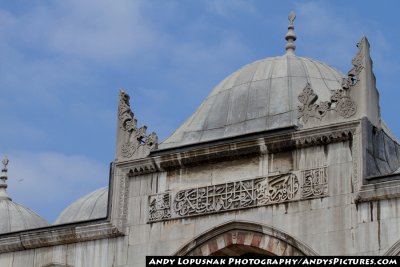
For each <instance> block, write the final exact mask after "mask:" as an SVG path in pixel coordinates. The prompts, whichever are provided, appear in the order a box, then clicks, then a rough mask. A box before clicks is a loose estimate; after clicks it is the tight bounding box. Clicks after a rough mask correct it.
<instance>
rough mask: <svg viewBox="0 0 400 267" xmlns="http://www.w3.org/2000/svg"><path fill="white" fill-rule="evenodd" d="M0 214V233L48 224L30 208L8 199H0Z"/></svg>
mask: <svg viewBox="0 0 400 267" xmlns="http://www.w3.org/2000/svg"><path fill="white" fill-rule="evenodd" d="M0 214H1V216H0V234H4V233H9V232H16V231H22V230H27V229H35V228H40V227H45V226H48V225H49V224H48V223H47V222H46V221H45V220H44V219H42V218H41V217H40V216H39V215H37V214H36V213H35V212H33V211H32V210H30V209H28V208H25V207H23V206H21V205H19V204H17V203H15V202H13V201H11V200H9V199H0Z"/></svg>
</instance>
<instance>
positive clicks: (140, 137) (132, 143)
mask: <svg viewBox="0 0 400 267" xmlns="http://www.w3.org/2000/svg"><path fill="white" fill-rule="evenodd" d="M129 100H130V97H129V95H128V94H126V93H125V92H124V91H122V90H121V91H120V95H119V105H118V120H119V122H120V124H119V125H120V130H121V131H122V132H123V133H124V134H125V136H126V140H125V142H123V143H122V145H121V147H120V151H121V156H122V157H123V158H130V157H132V156H133V155H134V154H135V152H136V151H137V150H138V149H139V147H141V146H142V147H146V148H147V149H149V150H152V149H155V148H157V144H158V137H157V134H156V133H155V132H152V133H151V134H149V135H147V133H146V131H147V126H145V125H144V126H142V127H140V128H138V127H137V119H136V118H135V116H134V114H133V112H132V110H131V107H130V103H129Z"/></svg>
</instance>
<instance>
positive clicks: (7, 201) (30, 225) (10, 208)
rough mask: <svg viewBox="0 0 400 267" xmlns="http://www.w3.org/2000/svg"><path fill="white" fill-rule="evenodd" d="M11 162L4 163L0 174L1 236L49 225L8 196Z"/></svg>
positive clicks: (4, 161) (5, 161) (6, 160)
mask: <svg viewBox="0 0 400 267" xmlns="http://www.w3.org/2000/svg"><path fill="white" fill-rule="evenodd" d="M8 162H9V160H8V159H7V157H5V158H4V159H3V161H2V163H3V168H2V170H1V174H0V234H4V233H10V232H16V231H22V230H27V229H35V228H40V227H45V226H48V225H49V224H48V223H47V222H46V221H45V220H44V219H42V218H41V217H40V216H39V215H37V214H36V213H35V212H33V211H31V210H30V209H28V208H25V207H24V206H22V205H20V204H17V203H15V202H13V201H12V200H11V198H10V197H9V196H8V194H7V191H6V189H7V179H8V177H7V165H8Z"/></svg>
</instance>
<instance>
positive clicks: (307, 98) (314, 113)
mask: <svg viewBox="0 0 400 267" xmlns="http://www.w3.org/2000/svg"><path fill="white" fill-rule="evenodd" d="M297 98H298V99H299V101H300V103H301V104H303V105H301V106H297V111H298V119H300V118H303V121H304V123H307V122H308V119H309V118H310V117H314V118H317V119H321V118H322V117H323V116H325V114H326V112H327V111H328V110H329V108H330V107H331V103H330V102H329V101H324V102H321V103H319V104H315V102H316V101H317V99H318V96H317V95H316V94H315V93H314V90H313V89H312V88H311V85H310V83H307V84H306V86H305V87H304V89H303V92H302V93H300V94H299V96H298V97H297Z"/></svg>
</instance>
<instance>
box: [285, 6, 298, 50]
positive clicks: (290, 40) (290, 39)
mask: <svg viewBox="0 0 400 267" xmlns="http://www.w3.org/2000/svg"><path fill="white" fill-rule="evenodd" d="M288 18H289V26H288V32H287V34H286V36H285V39H286V41H287V43H286V45H285V49H286V54H291V55H293V54H294V50H296V45H295V44H294V41H296V39H297V37H296V34H295V33H294V25H293V21H294V20H295V19H296V14H295V13H294V12H293V11H291V12H290V14H289V17H288Z"/></svg>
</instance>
